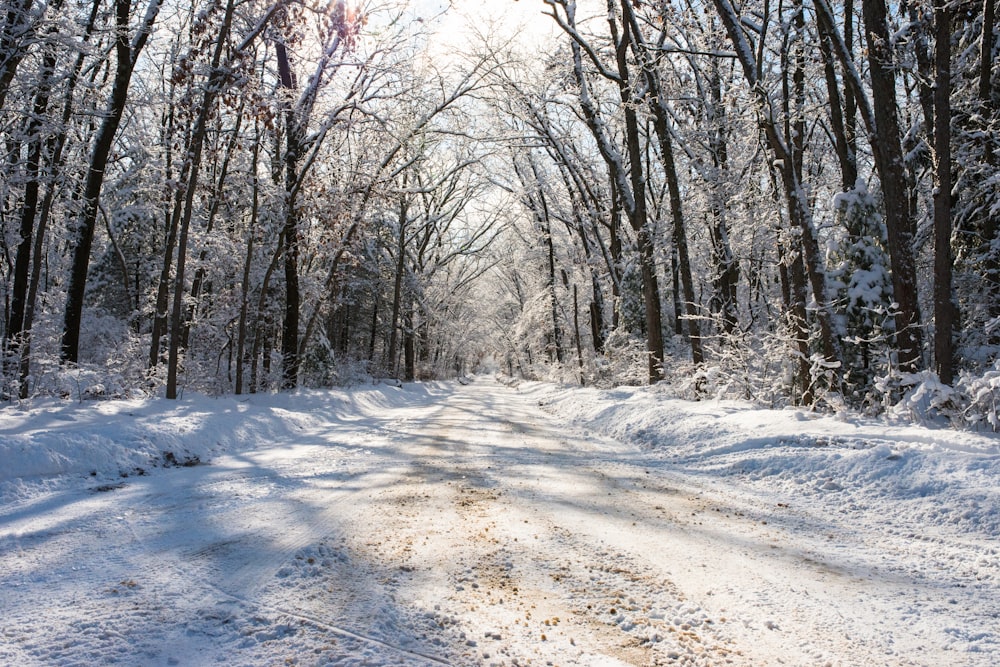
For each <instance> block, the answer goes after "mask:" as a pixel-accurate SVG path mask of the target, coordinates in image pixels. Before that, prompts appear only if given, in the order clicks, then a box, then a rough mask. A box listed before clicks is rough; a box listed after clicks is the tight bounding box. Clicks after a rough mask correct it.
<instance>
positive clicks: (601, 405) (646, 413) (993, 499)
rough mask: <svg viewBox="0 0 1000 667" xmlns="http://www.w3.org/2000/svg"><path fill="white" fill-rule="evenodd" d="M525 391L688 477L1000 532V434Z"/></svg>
mask: <svg viewBox="0 0 1000 667" xmlns="http://www.w3.org/2000/svg"><path fill="white" fill-rule="evenodd" d="M520 390H521V391H522V392H527V393H529V394H530V395H532V396H533V397H534V398H535V399H536V400H537V401H538V402H539V403H540V404H543V406H544V407H545V408H546V409H547V410H548V411H550V412H553V413H555V414H557V415H559V416H560V417H562V418H564V419H566V420H567V421H572V422H575V423H578V424H580V425H583V426H585V427H587V428H590V429H593V430H595V431H597V432H600V433H603V434H605V435H608V436H611V437H613V438H616V439H619V440H623V441H627V442H632V443H634V444H636V445H638V446H639V447H640V448H642V449H643V450H644V451H646V452H647V453H648V454H650V455H652V456H654V457H656V458H657V459H659V460H660V461H662V462H664V463H669V465H670V466H671V467H673V468H676V469H679V470H683V471H685V472H690V473H695V474H698V475H701V476H704V477H706V478H709V477H711V478H720V477H735V478H738V480H739V481H743V482H746V483H747V485H748V486H750V487H757V488H766V489H767V490H768V492H776V491H777V492H781V493H785V494H788V495H789V496H794V497H796V498H801V497H815V498H819V499H827V500H830V501H832V502H833V503H835V504H839V505H843V504H844V503H845V501H847V500H850V501H852V502H854V503H855V504H858V503H863V504H864V505H866V506H876V505H879V504H884V503H894V505H893V507H892V509H891V511H889V513H888V514H885V515H884V517H885V519H886V520H888V519H889V518H890V517H891V519H892V521H896V522H899V521H906V522H908V523H911V524H912V525H913V526H914V527H918V526H939V527H949V528H951V529H953V530H954V531H956V533H970V532H974V533H978V534H980V535H984V536H996V535H1000V511H998V510H1000V437H998V436H996V435H993V434H977V433H968V432H961V431H954V430H948V429H932V428H927V427H923V426H915V425H904V426H900V425H891V424H887V423H885V422H882V421H878V420H874V419H863V418H860V417H858V418H840V417H834V416H827V415H816V414H812V413H808V412H806V411H803V410H798V409H788V410H766V409H761V408H757V407H754V406H752V405H750V404H748V403H740V402H736V401H713V400H709V401H702V402H690V401H684V400H678V399H673V398H668V397H667V396H666V395H665V394H664V393H663V392H662V391H660V390H658V389H657V388H648V387H638V388H620V389H616V390H611V391H602V390H597V389H574V390H573V391H566V390H565V389H563V388H559V387H555V386H552V385H543V384H523V385H521V388H520Z"/></svg>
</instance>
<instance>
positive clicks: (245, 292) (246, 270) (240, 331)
mask: <svg viewBox="0 0 1000 667" xmlns="http://www.w3.org/2000/svg"><path fill="white" fill-rule="evenodd" d="M254 129H255V132H254V139H255V140H254V143H253V147H252V148H251V158H250V173H251V174H253V175H252V176H251V179H252V182H253V195H252V197H251V203H250V224H249V225H248V229H247V252H246V257H245V258H244V260H243V280H242V282H241V284H240V319H239V325H238V326H237V332H236V387H235V392H236V395H237V396H238V395H240V394H241V393H243V363H244V355H245V349H246V339H247V310H248V309H249V301H250V268H251V266H252V263H253V246H254V239H255V238H256V235H257V214H258V210H259V207H260V180H259V179H258V178H257V161H258V160H259V159H260V125H259V123H258V124H255V128H254Z"/></svg>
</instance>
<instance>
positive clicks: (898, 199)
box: [861, 0, 923, 373]
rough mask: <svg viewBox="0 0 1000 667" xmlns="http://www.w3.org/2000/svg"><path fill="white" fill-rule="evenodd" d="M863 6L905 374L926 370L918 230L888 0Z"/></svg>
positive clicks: (868, 1)
mask: <svg viewBox="0 0 1000 667" xmlns="http://www.w3.org/2000/svg"><path fill="white" fill-rule="evenodd" d="M861 4H862V14H863V17H864V22H865V31H866V33H867V42H868V65H869V70H870V73H871V85H872V111H873V117H874V122H875V131H876V132H877V134H876V135H874V136H872V137H871V143H872V146H873V148H874V149H875V151H876V160H877V166H878V167H879V176H880V178H881V180H882V193H883V197H884V200H885V223H886V231H887V232H888V237H889V248H888V250H889V256H890V259H891V261H892V288H893V298H894V299H895V301H896V303H898V304H899V309H898V311H897V313H896V318H895V319H896V349H897V352H898V355H899V368H900V370H902V371H904V372H910V373H912V372H916V371H917V370H918V369H919V368H920V366H921V362H920V359H921V348H922V346H923V342H922V338H923V337H922V335H921V330H920V309H919V305H918V301H917V269H916V260H915V258H914V254H913V238H914V234H915V231H916V226H915V223H914V220H913V218H912V216H911V215H910V203H909V200H908V197H907V184H906V165H905V163H904V160H903V150H902V144H901V137H902V134H901V130H900V127H899V113H898V107H897V104H896V75H895V71H894V69H893V60H892V49H891V46H890V44H891V42H890V40H889V29H888V25H887V23H886V7H885V0H863V2H862V3H861ZM879 154H881V160H878V157H879Z"/></svg>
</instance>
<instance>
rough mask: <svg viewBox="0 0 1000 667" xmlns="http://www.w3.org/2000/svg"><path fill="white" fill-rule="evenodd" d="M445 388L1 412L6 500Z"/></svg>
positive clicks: (1, 485)
mask: <svg viewBox="0 0 1000 667" xmlns="http://www.w3.org/2000/svg"><path fill="white" fill-rule="evenodd" d="M442 387H443V385H440V384H433V383H430V384H418V385H406V386H403V387H399V386H393V385H380V386H377V387H373V388H365V389H355V390H332V391H300V392H295V393H292V394H266V395H260V394H258V395H251V396H235V397H232V396H231V397H223V398H211V397H207V396H201V395H194V396H190V397H188V398H185V399H183V400H178V401H168V400H166V399H139V400H116V401H84V402H76V401H60V400H56V399H46V400H41V401H36V402H32V403H30V404H26V405H25V406H23V407H22V406H6V407H3V408H0V501H4V502H7V501H10V500H13V499H15V498H18V497H21V496H22V495H23V494H24V493H25V492H26V487H25V485H26V484H27V483H28V482H29V481H30V482H31V483H43V484H44V483H50V484H52V483H56V481H57V480H56V478H57V477H59V476H80V475H89V476H93V477H95V478H97V479H107V478H114V477H128V476H130V475H142V474H145V473H146V472H148V470H149V469H150V468H154V467H160V466H173V465H193V464H197V463H199V462H207V461H209V460H211V458H212V457H213V456H216V455H218V454H219V453H221V452H239V451H244V450H246V449H253V448H258V447H260V446H261V445H262V444H267V443H276V442H288V441H294V440H295V439H302V438H307V437H310V434H314V433H316V432H317V430H321V429H322V428H324V426H326V425H329V424H330V423H345V422H349V421H351V420H352V419H356V418H358V417H360V416H361V415H371V414H378V412H379V411H380V410H385V409H388V408H391V407H393V406H395V405H400V404H405V403H407V402H412V401H414V400H421V401H426V400H429V399H432V398H433V396H434V395H435V393H440V392H441V391H443V389H442Z"/></svg>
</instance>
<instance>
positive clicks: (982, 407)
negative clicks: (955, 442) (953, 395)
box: [958, 358, 1000, 432]
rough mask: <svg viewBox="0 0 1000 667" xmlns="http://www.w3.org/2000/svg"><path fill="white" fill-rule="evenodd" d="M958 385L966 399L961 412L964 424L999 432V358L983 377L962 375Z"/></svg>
mask: <svg viewBox="0 0 1000 667" xmlns="http://www.w3.org/2000/svg"><path fill="white" fill-rule="evenodd" d="M958 385H959V387H960V388H961V390H962V393H963V394H965V396H966V397H967V405H966V406H965V409H964V410H963V412H962V418H963V420H964V421H965V423H966V424H967V425H969V426H970V427H973V428H979V427H981V426H982V427H986V428H989V429H990V430H992V431H993V432H998V431H1000V413H998V407H1000V358H998V359H997V360H996V361H995V362H994V363H993V368H992V369H991V370H989V371H987V372H986V373H984V374H983V375H980V376H971V375H963V377H962V378H961V379H960V380H959V382H958Z"/></svg>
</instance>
